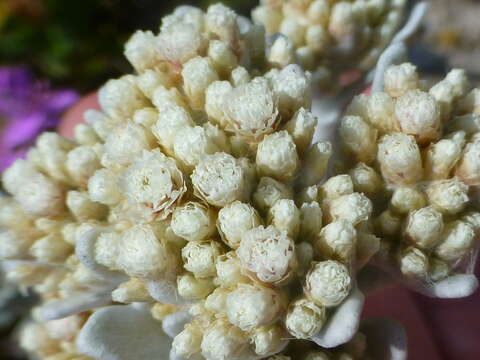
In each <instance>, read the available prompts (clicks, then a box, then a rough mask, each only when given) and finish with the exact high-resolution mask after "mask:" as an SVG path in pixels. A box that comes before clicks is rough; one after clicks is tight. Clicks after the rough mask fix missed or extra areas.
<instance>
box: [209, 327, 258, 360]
mask: <svg viewBox="0 0 480 360" xmlns="http://www.w3.org/2000/svg"><path fill="white" fill-rule="evenodd" d="M201 349H202V355H203V356H204V357H205V358H207V359H211V360H224V359H233V358H237V359H248V358H249V357H253V355H254V353H253V349H252V348H251V345H250V338H249V336H248V335H247V333H245V332H243V331H242V330H240V329H239V328H238V327H236V326H233V325H231V324H230V323H229V322H228V321H226V320H223V319H219V320H216V321H215V322H214V323H213V324H211V325H210V327H209V328H208V329H206V330H205V332H204V334H203V338H202V345H201Z"/></svg>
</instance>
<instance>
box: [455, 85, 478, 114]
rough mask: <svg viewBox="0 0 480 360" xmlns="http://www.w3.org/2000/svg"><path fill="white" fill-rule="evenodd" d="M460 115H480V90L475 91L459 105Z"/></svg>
mask: <svg viewBox="0 0 480 360" xmlns="http://www.w3.org/2000/svg"><path fill="white" fill-rule="evenodd" d="M458 110H459V112H460V114H467V113H474V114H479V115H480V89H479V88H476V89H473V90H472V91H470V92H469V93H468V95H467V96H466V97H465V98H463V99H462V100H461V101H460V102H459V104H458Z"/></svg>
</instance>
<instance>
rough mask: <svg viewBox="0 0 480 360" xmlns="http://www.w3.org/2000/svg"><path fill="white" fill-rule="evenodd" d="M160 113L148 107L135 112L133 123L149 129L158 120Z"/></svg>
mask: <svg viewBox="0 0 480 360" xmlns="http://www.w3.org/2000/svg"><path fill="white" fill-rule="evenodd" d="M158 116H159V115H158V111H157V109H155V108H150V107H146V108H143V109H140V110H137V111H135V114H134V115H133V122H134V123H136V124H139V125H143V127H145V128H147V129H149V128H151V127H152V126H153V125H154V124H155V122H156V121H157V119H158Z"/></svg>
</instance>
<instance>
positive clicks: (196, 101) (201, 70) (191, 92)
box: [182, 56, 219, 109]
mask: <svg viewBox="0 0 480 360" xmlns="http://www.w3.org/2000/svg"><path fill="white" fill-rule="evenodd" d="M182 77H183V88H184V89H185V94H186V95H187V97H188V98H189V99H190V101H191V103H192V105H193V107H194V108H195V109H201V108H203V106H204V105H205V92H206V90H207V87H208V85H210V84H211V83H212V82H214V81H217V80H219V78H218V74H217V72H216V71H215V69H214V67H213V65H212V62H211V61H210V60H209V59H208V58H202V57H199V56H197V57H195V58H193V59H191V60H189V61H187V62H186V63H185V64H184V65H183V69H182Z"/></svg>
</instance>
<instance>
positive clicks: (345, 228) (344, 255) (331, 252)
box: [315, 220, 357, 262]
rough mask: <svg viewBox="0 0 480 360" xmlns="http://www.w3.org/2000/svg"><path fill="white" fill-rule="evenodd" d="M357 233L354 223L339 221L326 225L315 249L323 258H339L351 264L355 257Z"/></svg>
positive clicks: (316, 242)
mask: <svg viewBox="0 0 480 360" xmlns="http://www.w3.org/2000/svg"><path fill="white" fill-rule="evenodd" d="M356 239H357V232H356V230H355V228H354V227H353V225H352V223H351V222H349V221H347V220H338V221H334V222H332V223H330V224H328V225H326V226H325V227H324V228H323V229H322V231H320V234H319V235H318V239H317V240H316V241H315V249H316V251H317V252H318V254H319V255H320V256H321V257H322V258H337V259H339V260H341V261H346V262H349V261H351V260H352V259H353V257H354V256H355V246H356Z"/></svg>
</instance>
